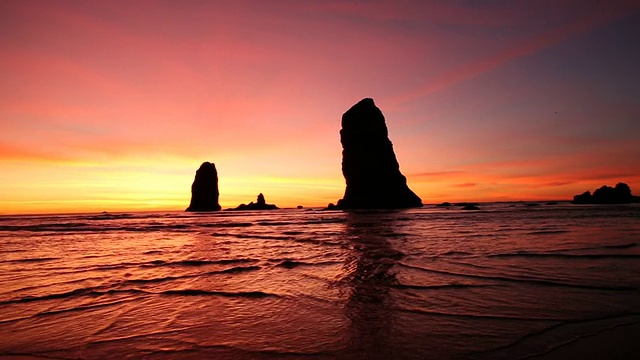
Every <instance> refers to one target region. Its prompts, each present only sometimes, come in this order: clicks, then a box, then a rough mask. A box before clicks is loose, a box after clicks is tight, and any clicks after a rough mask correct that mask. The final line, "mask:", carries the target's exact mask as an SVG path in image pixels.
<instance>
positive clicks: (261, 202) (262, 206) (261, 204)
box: [227, 193, 278, 210]
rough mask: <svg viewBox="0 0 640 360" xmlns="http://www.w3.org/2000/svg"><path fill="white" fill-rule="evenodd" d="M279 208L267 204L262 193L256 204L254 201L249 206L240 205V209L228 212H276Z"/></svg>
mask: <svg viewBox="0 0 640 360" xmlns="http://www.w3.org/2000/svg"><path fill="white" fill-rule="evenodd" d="M276 209H278V207H277V206H275V205H274V204H267V202H266V201H265V199H264V195H262V193H260V194H258V199H257V200H256V202H255V203H254V202H253V201H252V202H250V203H249V204H240V205H238V207H236V208H233V209H227V210H276Z"/></svg>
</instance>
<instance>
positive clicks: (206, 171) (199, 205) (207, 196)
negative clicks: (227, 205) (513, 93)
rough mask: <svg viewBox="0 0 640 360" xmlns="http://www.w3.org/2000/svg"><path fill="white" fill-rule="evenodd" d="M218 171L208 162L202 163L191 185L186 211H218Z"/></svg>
mask: <svg viewBox="0 0 640 360" xmlns="http://www.w3.org/2000/svg"><path fill="white" fill-rule="evenodd" d="M219 196H220V193H219V192H218V171H217V170H216V166H215V165H214V164H213V163H210V162H203V163H202V165H200V168H199V169H198V170H197V171H196V177H195V179H194V180H193V184H192V185H191V203H190V204H189V207H188V208H187V210H186V211H219V210H220V204H218V198H219Z"/></svg>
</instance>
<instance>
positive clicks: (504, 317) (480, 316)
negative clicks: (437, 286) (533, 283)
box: [394, 308, 558, 322]
mask: <svg viewBox="0 0 640 360" xmlns="http://www.w3.org/2000/svg"><path fill="white" fill-rule="evenodd" d="M394 310H397V311H402V312H408V313H412V314H421V315H429V316H446V317H458V318H472V319H495V320H518V321H540V322H557V321H558V320H557V319H549V318H536V317H527V316H508V315H491V314H469V313H451V312H442V311H430V310H423V309H417V308H395V309H394Z"/></svg>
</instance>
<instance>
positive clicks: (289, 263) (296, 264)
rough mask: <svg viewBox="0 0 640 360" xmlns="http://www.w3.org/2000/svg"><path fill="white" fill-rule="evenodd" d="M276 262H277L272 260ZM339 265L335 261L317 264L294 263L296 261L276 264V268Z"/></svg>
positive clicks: (284, 261)
mask: <svg viewBox="0 0 640 360" xmlns="http://www.w3.org/2000/svg"><path fill="white" fill-rule="evenodd" d="M274 261H278V260H274ZM335 264H341V263H340V262H337V261H319V262H305V261H296V260H289V259H288V260H283V261H281V262H279V263H278V264H276V266H277V267H283V268H286V269H293V268H295V267H298V266H322V265H335Z"/></svg>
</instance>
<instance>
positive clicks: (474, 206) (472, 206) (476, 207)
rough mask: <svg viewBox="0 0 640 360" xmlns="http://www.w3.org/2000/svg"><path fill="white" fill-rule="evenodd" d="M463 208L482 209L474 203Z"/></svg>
mask: <svg viewBox="0 0 640 360" xmlns="http://www.w3.org/2000/svg"><path fill="white" fill-rule="evenodd" d="M462 210H480V208H479V207H478V206H476V205H473V204H469V205H465V206H464V207H463V208H462Z"/></svg>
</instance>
